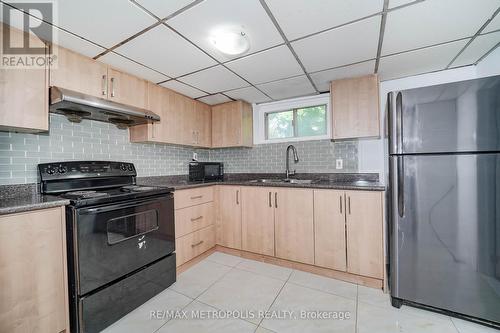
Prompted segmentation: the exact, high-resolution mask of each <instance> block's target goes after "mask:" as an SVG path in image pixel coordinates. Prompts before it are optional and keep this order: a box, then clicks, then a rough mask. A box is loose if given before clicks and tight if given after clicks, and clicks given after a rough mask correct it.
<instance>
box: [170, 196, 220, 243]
mask: <svg viewBox="0 0 500 333" xmlns="http://www.w3.org/2000/svg"><path fill="white" fill-rule="evenodd" d="M211 224H214V203H213V202H207V203H204V204H201V205H196V206H191V207H186V208H182V209H177V210H176V211H175V238H179V237H181V236H184V235H187V234H189V233H191V232H193V231H196V230H200V229H202V228H205V227H208V226H209V225H211Z"/></svg>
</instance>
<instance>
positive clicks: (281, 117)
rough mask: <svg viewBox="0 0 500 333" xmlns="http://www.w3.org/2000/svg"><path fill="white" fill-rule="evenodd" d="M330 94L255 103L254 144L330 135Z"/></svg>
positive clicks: (320, 137)
mask: <svg viewBox="0 0 500 333" xmlns="http://www.w3.org/2000/svg"><path fill="white" fill-rule="evenodd" d="M330 117H331V116H330V94H321V95H314V96H307V97H299V98H293V99H287V100H281V101H276V102H269V103H261V104H257V105H254V109H253V120H254V121H253V123H254V143H255V144H262V143H276V142H294V141H307V140H324V139H329V138H330V132H331V124H330V122H331V121H330V120H331V118H330Z"/></svg>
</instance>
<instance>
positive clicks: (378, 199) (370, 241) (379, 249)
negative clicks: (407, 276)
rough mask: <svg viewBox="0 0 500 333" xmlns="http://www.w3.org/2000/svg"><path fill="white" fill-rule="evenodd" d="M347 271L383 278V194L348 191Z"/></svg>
mask: <svg viewBox="0 0 500 333" xmlns="http://www.w3.org/2000/svg"><path fill="white" fill-rule="evenodd" d="M346 204H347V207H346V208H347V210H346V225H347V271H348V272H349V273H353V274H358V275H364V276H370V277H374V278H379V279H383V277H384V250H383V224H382V221H383V216H382V214H383V210H382V193H381V192H370V191H347V192H346Z"/></svg>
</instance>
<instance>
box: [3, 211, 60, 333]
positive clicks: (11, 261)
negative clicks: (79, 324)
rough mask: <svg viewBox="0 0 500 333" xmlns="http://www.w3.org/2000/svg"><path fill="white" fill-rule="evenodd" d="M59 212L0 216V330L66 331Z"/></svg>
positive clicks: (35, 212)
mask: <svg viewBox="0 0 500 333" xmlns="http://www.w3.org/2000/svg"><path fill="white" fill-rule="evenodd" d="M64 212H65V210H64V207H58V208H50V209H44V210H37V211H32V212H25V213H17V214H9V215H3V216H0V285H1V286H2V297H0V332H62V331H66V332H67V331H69V323H68V313H69V309H68V287H67V275H66V274H67V273H66V236H65V231H66V227H65V221H64V216H65V215H64Z"/></svg>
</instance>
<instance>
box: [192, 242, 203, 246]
mask: <svg viewBox="0 0 500 333" xmlns="http://www.w3.org/2000/svg"><path fill="white" fill-rule="evenodd" d="M203 243H204V241H199V242H198V243H195V244H191V247H196V246H198V245H201V244H203Z"/></svg>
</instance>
